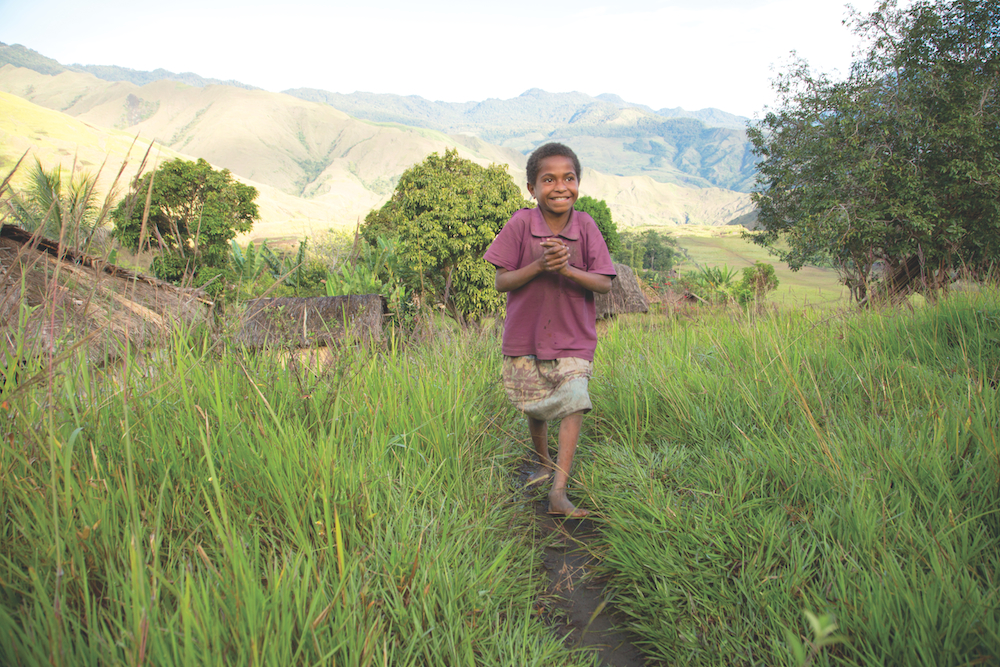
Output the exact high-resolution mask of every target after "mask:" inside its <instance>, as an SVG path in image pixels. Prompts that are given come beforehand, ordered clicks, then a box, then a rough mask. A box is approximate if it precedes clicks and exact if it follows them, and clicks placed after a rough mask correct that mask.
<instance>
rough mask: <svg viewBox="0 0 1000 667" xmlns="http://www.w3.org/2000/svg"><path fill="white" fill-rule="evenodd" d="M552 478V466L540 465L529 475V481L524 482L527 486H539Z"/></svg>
mask: <svg viewBox="0 0 1000 667" xmlns="http://www.w3.org/2000/svg"><path fill="white" fill-rule="evenodd" d="M550 479H552V468H547V467H545V466H538V469H537V470H536V471H535V472H533V473H531V474H530V475H528V481H527V482H525V483H524V485H525V486H526V487H532V486H538V485H539V484H542V483H544V482H547V481H549V480H550Z"/></svg>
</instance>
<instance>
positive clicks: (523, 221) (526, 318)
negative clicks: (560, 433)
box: [484, 208, 617, 361]
mask: <svg viewBox="0 0 1000 667" xmlns="http://www.w3.org/2000/svg"><path fill="white" fill-rule="evenodd" d="M556 236H557V235H555V234H553V233H552V232H551V230H549V227H548V225H546V224H545V220H544V219H543V218H542V213H541V211H539V210H538V209H537V208H522V209H521V210H520V211H518V212H517V213H515V214H514V215H513V216H511V218H510V220H508V221H507V224H506V225H504V227H503V229H501V230H500V233H499V234H497V237H496V238H495V239H493V243H492V244H490V247H489V249H487V251H486V254H485V255H484V258H485V259H486V261H487V262H489V263H490V264H493V265H494V266H497V267H501V268H504V269H507V270H508V271H515V270H517V269H519V268H521V267H523V266H527V265H528V264H531V263H532V262H534V261H535V260H537V259H538V258H540V257H541V256H542V254H543V253H544V249H543V248H542V245H541V244H542V241H544V240H545V239H547V238H553V237H556ZM558 238H559V239H560V240H562V242H563V243H565V244H566V245H567V246H568V247H569V263H570V264H571V265H572V266H574V267H576V268H578V269H581V270H583V271H587V272H588V273H600V274H603V275H606V276H611V277H612V278H614V277H615V276H616V275H617V274H616V273H615V268H614V265H613V264H612V263H611V255H610V254H609V253H608V246H607V245H606V244H605V243H604V237H603V236H601V231H600V230H599V229H598V228H597V224H596V223H595V222H594V219H593V218H591V217H590V216H589V215H587V214H586V213H581V212H579V211H574V212H573V215H572V217H571V218H570V221H569V223H568V224H567V225H566V227H565V228H564V229H563V230H562V232H561V233H559V234H558ZM596 322H597V308H596V306H595V304H594V293H593V292H591V291H590V290H588V289H585V288H584V287H581V286H580V285H579V284H577V283H576V282H574V281H572V280H570V279H569V278H566V277H565V276H562V275H560V274H558V273H541V274H539V275H538V276H536V277H535V278H534V279H533V280H531V281H530V282H528V283H527V284H525V285H522V286H521V287H519V288H518V289H516V290H511V291H510V292H507V317H506V318H505V319H504V324H503V346H502V348H501V349H502V351H503V353H504V354H505V355H507V356H508V357H523V356H525V355H529V354H533V355H535V356H536V357H538V358H539V359H562V358H564V357H579V358H581V359H586V360H588V361H593V360H594V350H595V349H596V348H597V324H596Z"/></svg>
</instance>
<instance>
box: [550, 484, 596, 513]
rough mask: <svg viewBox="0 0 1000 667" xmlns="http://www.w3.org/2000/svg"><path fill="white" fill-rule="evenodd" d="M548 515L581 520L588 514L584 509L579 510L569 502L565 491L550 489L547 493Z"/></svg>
mask: <svg viewBox="0 0 1000 667" xmlns="http://www.w3.org/2000/svg"><path fill="white" fill-rule="evenodd" d="M549 514H555V515H558V516H564V517H567V518H569V519H583V518H584V517H586V516H587V515H589V514H590V512H589V511H587V510H585V509H580V508H579V507H577V506H576V505H574V504H573V503H571V502H570V501H569V498H568V497H567V496H566V490H565V489H552V490H551V491H549Z"/></svg>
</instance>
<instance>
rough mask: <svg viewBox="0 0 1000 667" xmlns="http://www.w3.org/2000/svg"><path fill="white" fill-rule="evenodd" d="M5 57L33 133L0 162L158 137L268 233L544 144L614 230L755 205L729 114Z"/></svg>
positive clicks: (321, 223) (7, 130)
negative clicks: (255, 209) (430, 176)
mask: <svg viewBox="0 0 1000 667" xmlns="http://www.w3.org/2000/svg"><path fill="white" fill-rule="evenodd" d="M4 63H6V64H4ZM0 64H3V66H2V67H0V91H3V92H6V93H8V94H9V95H6V96H0V107H3V109H2V110H3V112H4V113H5V115H11V114H13V115H19V117H32V114H33V115H34V118H35V120H34V121H33V122H34V127H33V129H30V130H29V129H28V128H27V126H26V125H24V124H21V125H18V124H17V123H13V122H8V123H3V124H0V166H3V165H4V164H5V163H8V162H10V160H12V159H15V157H14V156H15V154H17V156H19V153H18V150H23V147H24V146H30V147H33V148H34V149H35V151H36V153H41V154H44V155H46V156H47V158H48V159H55V160H59V161H60V162H61V163H67V162H69V161H70V157H71V156H72V155H73V154H74V153H80V152H81V151H82V152H86V153H88V154H94V153H96V152H99V151H100V150H102V149H103V148H102V147H111V146H117V145H118V144H121V143H122V142H123V141H124V140H125V139H126V138H128V137H136V136H138V137H140V138H141V140H142V141H150V140H154V141H155V142H156V144H157V145H158V146H161V147H162V149H161V150H162V152H163V155H168V154H169V155H175V154H176V155H183V156H189V157H203V158H205V159H207V160H208V161H209V162H211V163H213V164H214V165H216V166H217V167H225V168H228V169H229V170H230V171H232V172H233V173H234V174H235V175H237V176H238V177H240V178H241V179H242V180H245V181H247V182H249V183H251V184H254V185H255V186H258V189H261V202H262V211H263V210H266V211H267V212H268V213H267V215H266V216H265V219H264V221H263V225H258V231H260V230H262V229H265V228H266V229H267V230H269V231H268V232H266V234H267V235H275V234H277V235H289V234H291V235H301V234H308V233H315V231H316V230H317V229H325V228H329V227H343V226H353V225H354V224H355V223H356V221H357V220H358V219H359V218H360V217H363V216H364V215H365V214H366V213H367V212H368V211H369V210H371V208H373V207H375V206H378V205H380V204H381V203H382V202H384V201H385V200H386V199H387V198H388V197H389V195H390V194H391V192H392V190H393V188H394V186H395V183H396V181H397V180H398V178H399V176H400V174H401V173H402V172H403V171H404V170H405V169H406V168H408V167H409V166H411V165H413V164H415V163H416V162H419V161H420V160H422V159H423V158H424V157H426V155H428V154H429V153H431V152H439V153H440V152H443V151H444V150H446V149H448V148H457V149H458V151H459V153H460V154H461V155H462V156H463V157H467V158H469V159H472V160H475V161H476V162H479V163H481V164H488V163H491V162H496V163H502V164H506V165H508V169H509V170H510V172H511V174H512V175H513V177H514V178H515V181H516V182H518V183H523V182H524V180H525V179H524V171H523V170H524V163H525V160H526V157H525V153H526V152H530V150H531V149H533V148H534V147H535V146H536V145H538V144H540V143H542V142H544V141H550V140H562V141H564V142H566V143H568V144H570V145H572V146H573V147H574V149H575V150H577V152H578V153H579V155H580V158H581V160H582V161H583V163H584V165H585V169H584V173H583V175H582V178H581V185H582V193H583V194H589V195H591V196H594V197H597V198H600V199H604V200H605V201H607V202H608V204H609V206H610V207H611V210H612V213H613V215H614V216H615V219H616V220H617V221H618V222H619V223H620V224H622V225H626V226H628V225H664V224H685V223H701V224H725V223H727V222H729V221H730V220H732V219H734V218H737V217H738V216H741V215H745V214H747V213H750V212H751V211H752V205H751V204H750V202H749V196H748V195H747V194H746V190H747V189H748V187H749V183H750V181H751V179H752V163H751V162H750V161H749V159H748V157H747V156H748V155H749V153H748V148H747V142H746V138H745V136H744V134H743V132H742V130H739V129H736V128H735V127H725V126H721V125H723V124H724V123H730V124H734V123H735V122H736V121H734V119H736V120H738V119H737V117H734V116H730V115H726V114H724V112H717V111H713V110H706V111H704V112H701V113H703V114H708V115H707V116H706V118H705V119H704V120H702V119H699V118H696V117H677V116H679V115H680V114H681V113H688V112H683V111H682V110H661V111H660V112H654V111H652V110H650V109H647V108H643V107H640V106H638V105H629V104H628V103H626V102H624V101H623V100H621V99H620V98H617V97H615V96H613V95H602V96H600V97H598V98H594V97H590V96H587V95H583V94H582V93H559V94H555V93H547V92H545V91H541V90H537V89H533V90H529V91H527V92H526V93H524V94H523V95H521V96H519V97H517V98H514V99H512V100H486V101H484V102H475V103H474V102H469V103H465V104H451V103H444V102H429V101H427V100H423V99H422V98H418V97H401V96H394V95H374V94H367V93H354V94H352V95H340V94H337V93H328V92H324V91H318V90H311V89H310V90H306V89H298V90H292V91H286V93H270V92H267V91H263V90H260V89H255V88H253V87H251V86H245V85H243V84H240V83H238V82H218V81H212V80H207V79H202V78H201V77H198V76H197V75H195V74H190V73H186V74H182V75H174V74H172V73H169V72H165V71H164V70H157V71H155V72H137V71H135V70H127V69H125V68H119V67H97V66H86V67H83V66H79V65H73V66H63V65H61V64H59V63H58V62H56V61H54V60H52V59H49V58H46V57H44V56H42V55H41V54H37V53H36V52H34V51H32V50H30V49H27V48H25V47H23V46H20V45H14V46H7V45H2V44H0ZM109 79H118V80H109ZM121 79H125V80H121ZM179 79H180V80H179ZM11 96H16V98H19V99H18V100H15V99H13V98H12V97H11ZM25 104H28V105H29V106H28V107H25V106H24V105H25ZM31 107H34V108H35V109H36V111H34V112H32V111H31ZM42 109H44V110H46V111H50V112H53V113H55V114H56V115H52V114H51V113H42ZM15 111H16V113H15ZM671 112H673V113H675V117H667V116H666V115H665V114H667V113H671ZM12 117H13V116H12ZM712 117H714V118H715V120H714V121H713V120H712ZM69 119H73V120H75V121H77V122H79V123H82V124H83V125H82V126H79V127H78V130H79V131H78V132H77V131H74V133H73V134H74V136H77V137H78V138H79V141H81V142H84V143H85V144H86V146H84V143H80V144H78V145H77V146H76V148H75V149H74V150H70V148H69V145H68V143H67V140H63V143H62V144H61V145H60V146H58V147H56V145H55V143H54V140H53V137H54V136H55V135H54V134H53V133H54V132H55V130H54V127H55V126H58V125H60V124H62V125H63V126H66V125H67V123H69ZM707 122H716V123H718V125H716V126H709V125H707V124H706V123H707ZM83 128H86V131H85V130H84V129H83ZM84 137H86V138H84ZM56 143H58V142H56ZM108 150H109V151H110V150H111V149H110V148H108ZM115 151H117V152H115ZM115 151H112V152H115V155H119V153H120V151H118V149H115ZM112 152H109V153H107V155H108V156H110V155H111V154H112ZM92 157H93V159H92V160H88V161H91V162H93V161H94V160H97V155H96V154H95V155H92ZM748 165H749V166H748ZM265 200H267V202H265ZM261 233H264V232H261Z"/></svg>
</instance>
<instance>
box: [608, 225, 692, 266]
mask: <svg viewBox="0 0 1000 667" xmlns="http://www.w3.org/2000/svg"><path fill="white" fill-rule="evenodd" d="M678 254H679V252H678V250H677V240H676V239H674V238H673V237H671V236H669V235H667V234H662V233H660V232H657V231H656V230H653V229H647V230H646V231H644V232H633V231H626V232H622V233H621V234H620V241H619V249H618V250H617V251H616V253H615V254H614V258H615V261H616V262H622V263H624V264H628V265H629V266H631V267H632V268H633V269H635V270H636V271H655V272H661V271H670V270H671V269H672V268H673V267H674V262H675V261H676V260H677V256H678Z"/></svg>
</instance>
